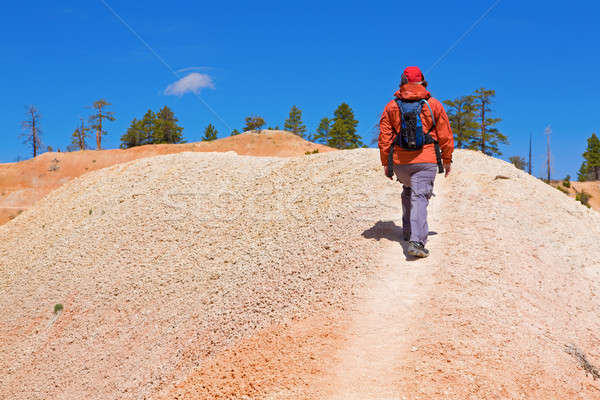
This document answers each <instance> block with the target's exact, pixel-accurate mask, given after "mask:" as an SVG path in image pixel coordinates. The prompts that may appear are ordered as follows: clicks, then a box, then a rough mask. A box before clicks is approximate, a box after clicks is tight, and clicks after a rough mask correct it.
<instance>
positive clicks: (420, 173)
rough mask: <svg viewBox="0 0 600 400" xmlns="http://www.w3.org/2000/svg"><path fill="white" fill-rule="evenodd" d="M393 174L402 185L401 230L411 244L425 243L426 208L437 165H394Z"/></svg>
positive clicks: (426, 233) (426, 226)
mask: <svg viewBox="0 0 600 400" xmlns="http://www.w3.org/2000/svg"><path fill="white" fill-rule="evenodd" d="M394 173H395V174H396V178H397V179H398V181H399V182H400V183H402V185H403V186H402V188H403V190H402V230H403V232H404V236H405V237H410V241H411V242H420V243H422V244H423V245H425V243H427V235H428V234H429V226H428V225H427V206H428V205H429V199H430V198H431V195H432V193H433V182H434V181H435V175H436V174H437V165H436V164H429V163H420V164H401V165H395V164H394Z"/></svg>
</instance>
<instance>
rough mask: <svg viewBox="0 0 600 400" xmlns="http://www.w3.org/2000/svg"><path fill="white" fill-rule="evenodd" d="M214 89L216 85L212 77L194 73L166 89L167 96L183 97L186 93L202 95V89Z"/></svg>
mask: <svg viewBox="0 0 600 400" xmlns="http://www.w3.org/2000/svg"><path fill="white" fill-rule="evenodd" d="M206 88H209V89H214V88H215V85H214V84H213V81H212V79H211V77H210V76H209V75H207V74H199V73H197V72H192V73H191V74H188V75H186V76H184V77H183V78H181V79H180V80H178V81H177V82H174V83H171V84H170V85H169V86H167V88H166V89H165V94H166V95H168V96H183V95H184V94H186V93H196V94H198V93H200V90H201V89H206Z"/></svg>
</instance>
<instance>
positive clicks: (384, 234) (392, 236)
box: [362, 220, 437, 261]
mask: <svg viewBox="0 0 600 400" xmlns="http://www.w3.org/2000/svg"><path fill="white" fill-rule="evenodd" d="M403 234H404V233H403V231H402V226H398V225H396V223H395V222H394V221H381V220H380V221H377V222H376V223H375V225H373V226H372V227H370V228H369V229H367V230H365V231H364V232H363V233H362V237H364V238H365V239H375V240H377V241H379V240H381V239H387V240H389V241H391V242H398V243H400V245H401V246H402V251H403V253H404V256H405V257H406V260H407V261H413V260H417V259H418V258H417V257H413V256H411V255H409V254H408V253H407V249H408V242H407V241H405V240H404V238H403ZM428 235H429V236H432V235H437V232H433V231H430V232H429V234H428Z"/></svg>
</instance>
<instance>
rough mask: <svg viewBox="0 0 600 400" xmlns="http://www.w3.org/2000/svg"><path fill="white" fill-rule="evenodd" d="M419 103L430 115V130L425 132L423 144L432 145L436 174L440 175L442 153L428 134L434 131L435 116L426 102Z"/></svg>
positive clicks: (438, 145)
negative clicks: (425, 106)
mask: <svg viewBox="0 0 600 400" xmlns="http://www.w3.org/2000/svg"><path fill="white" fill-rule="evenodd" d="M420 103H421V104H425V105H427V108H429V112H430V113H431V128H429V131H427V133H426V134H425V143H433V146H434V148H435V158H436V161H437V166H438V172H439V173H440V174H441V173H442V172H444V163H443V162H442V151H441V149H440V144H439V143H438V141H437V140H435V139H434V138H433V137H432V136H431V135H430V132H431V131H432V130H434V129H435V115H434V114H433V109H432V108H431V106H430V105H429V103H428V102H427V100H425V99H422V100H421V102H420Z"/></svg>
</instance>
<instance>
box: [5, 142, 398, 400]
mask: <svg viewBox="0 0 600 400" xmlns="http://www.w3.org/2000/svg"><path fill="white" fill-rule="evenodd" d="M389 187H390V185H389V184H387V182H386V180H385V178H384V177H383V176H382V175H381V167H380V166H379V165H378V162H377V158H376V157H374V153H373V151H372V150H356V151H351V152H333V153H328V154H318V155H311V156H304V157H298V158H293V159H279V158H257V157H244V156H237V155H235V154H233V153H181V154H177V155H167V156H159V157H154V158H149V159H143V160H138V161H134V162H131V163H127V164H121V165H117V166H114V167H110V168H107V169H104V170H100V171H95V172H92V173H90V174H87V175H85V176H83V177H81V178H77V179H75V180H74V181H73V182H70V183H68V184H66V185H64V186H63V187H61V188H59V189H58V190H56V191H55V192H53V193H51V194H50V195H49V196H47V197H46V198H44V199H43V200H41V201H40V202H39V203H38V204H36V206H35V207H34V208H32V209H31V210H29V211H27V212H26V213H24V214H22V215H21V216H19V217H18V218H16V219H15V220H14V221H11V222H10V223H8V224H7V225H6V226H2V227H0V265H1V266H2V267H1V268H0V285H1V286H0V289H1V291H2V293H3V294H2V297H1V298H0V309H1V310H2V313H0V337H1V338H2V340H0V354H2V356H1V357H0V369H1V370H2V371H4V373H5V378H3V379H2V380H0V381H1V383H0V397H2V398H28V399H34V398H40V399H41V398H75V397H78V396H82V397H85V398H89V399H94V398H97V399H106V398H116V397H119V398H142V397H144V396H148V395H150V394H152V393H155V392H157V391H160V390H161V389H162V388H163V387H164V384H165V383H172V381H173V380H174V379H176V378H175V374H181V375H182V376H185V373H186V371H187V370H188V369H189V368H191V367H193V366H197V365H199V364H200V363H201V362H202V361H203V360H204V359H205V358H206V357H207V356H209V355H211V354H214V353H215V352H216V351H218V350H219V349H222V348H223V347H224V346H226V345H228V344H230V343H232V342H235V341H236V340H237V339H239V338H242V337H246V336H248V335H249V334H251V333H252V332H253V331H254V330H256V329H258V328H261V327H264V326H266V325H268V324H270V323H271V322H277V321H282V320H285V319H287V318H290V317H292V316H295V317H298V316H302V315H306V314H310V313H314V312H315V311H316V310H318V309H319V308H321V307H329V308H331V307H343V305H342V304H343V300H345V299H346V298H348V297H349V296H351V294H352V291H353V289H354V288H355V287H357V286H359V285H361V283H362V282H364V279H365V278H366V276H367V275H368V274H369V272H370V270H371V268H372V267H373V262H372V258H373V255H375V256H376V255H377V253H378V250H377V249H378V247H379V246H380V244H379V243H377V242H375V241H369V240H367V239H364V238H363V237H362V236H361V233H362V232H363V231H365V230H367V229H369V228H371V227H372V226H373V224H374V220H373V218H375V217H379V216H380V215H379V214H380V212H381V210H382V208H381V207H380V206H379V205H378V204H377V203H376V201H377V200H379V199H380V197H379V195H380V193H379V192H381V191H382V190H383V188H388V189H389ZM375 206H377V207H375ZM384 209H385V207H384ZM374 211H377V213H374ZM55 303H62V304H63V305H64V311H63V312H62V313H61V314H59V315H58V316H56V317H55V316H54V315H53V313H52V308H53V306H54V304H55Z"/></svg>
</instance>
